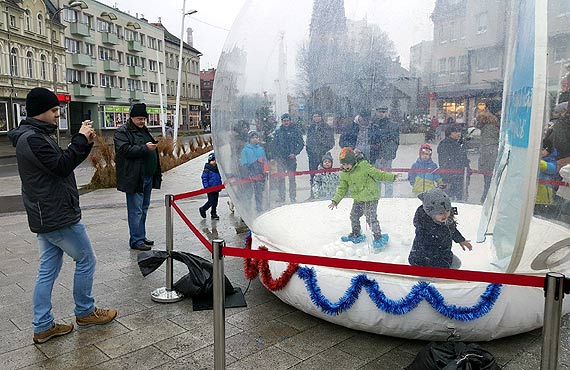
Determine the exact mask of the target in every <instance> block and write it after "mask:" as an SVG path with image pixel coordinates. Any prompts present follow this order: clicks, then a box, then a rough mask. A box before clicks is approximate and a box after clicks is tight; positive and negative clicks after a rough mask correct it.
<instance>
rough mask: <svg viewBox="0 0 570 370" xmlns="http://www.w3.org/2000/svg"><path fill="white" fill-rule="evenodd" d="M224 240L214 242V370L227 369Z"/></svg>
mask: <svg viewBox="0 0 570 370" xmlns="http://www.w3.org/2000/svg"><path fill="white" fill-rule="evenodd" d="M225 245H226V243H225V241H223V240H220V239H216V240H212V258H213V260H214V276H213V277H214V370H224V369H225V368H226V335H225V334H226V311H225V309H226V308H225V303H226V302H225V301H226V292H225V279H224V254H223V251H222V248H223V247H225Z"/></svg>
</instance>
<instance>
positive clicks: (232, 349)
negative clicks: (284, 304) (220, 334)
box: [226, 320, 299, 359]
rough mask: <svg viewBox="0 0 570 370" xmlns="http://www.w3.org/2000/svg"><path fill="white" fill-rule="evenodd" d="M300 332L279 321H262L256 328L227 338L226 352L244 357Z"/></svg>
mask: <svg viewBox="0 0 570 370" xmlns="http://www.w3.org/2000/svg"><path fill="white" fill-rule="evenodd" d="M297 333H299V331H298V330H297V329H294V328H292V327H291V326H289V325H286V324H283V323H281V322H279V321H276V320H273V321H269V322H260V323H259V326H257V327H256V328H253V329H250V330H247V331H245V332H242V333H239V334H236V335H234V336H232V337H230V338H228V339H227V340H226V352H228V353H230V354H231V355H232V356H234V357H236V358H239V359H241V358H244V357H246V356H249V355H251V354H253V353H256V352H259V351H261V350H263V349H265V348H268V347H270V346H272V345H274V344H275V343H278V342H281V341H283V340H285V339H288V338H291V337H292V336H294V335H296V334H297Z"/></svg>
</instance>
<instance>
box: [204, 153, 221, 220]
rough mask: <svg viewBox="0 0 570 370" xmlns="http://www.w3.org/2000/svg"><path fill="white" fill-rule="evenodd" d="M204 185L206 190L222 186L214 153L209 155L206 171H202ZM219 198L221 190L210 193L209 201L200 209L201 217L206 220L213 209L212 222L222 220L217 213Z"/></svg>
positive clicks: (205, 166)
mask: <svg viewBox="0 0 570 370" xmlns="http://www.w3.org/2000/svg"><path fill="white" fill-rule="evenodd" d="M202 185H203V186H204V189H207V188H211V187H213V186H218V185H222V177H221V176H220V171H219V170H218V164H217V163H216V155H215V154H214V153H213V152H212V153H210V154H209V155H208V162H207V163H206V164H205V165H204V171H202ZM219 196H220V190H218V191H212V192H209V193H208V201H207V202H206V204H204V205H203V206H202V207H200V208H199V211H200V216H202V218H206V211H207V210H208V209H210V208H212V211H211V213H210V214H211V216H212V220H219V219H220V217H219V216H218V213H217V212H216V208H217V207H218V198H219Z"/></svg>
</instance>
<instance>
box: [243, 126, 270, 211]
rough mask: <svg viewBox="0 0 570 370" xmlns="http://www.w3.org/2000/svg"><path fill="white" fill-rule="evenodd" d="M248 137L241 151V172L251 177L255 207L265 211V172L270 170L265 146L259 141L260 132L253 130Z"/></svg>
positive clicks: (246, 176)
mask: <svg viewBox="0 0 570 370" xmlns="http://www.w3.org/2000/svg"><path fill="white" fill-rule="evenodd" d="M247 137H248V142H247V144H245V146H244V147H243V149H242V151H241V158H240V167H241V173H242V177H244V178H249V179H250V181H251V183H250V184H251V188H252V189H253V193H254V196H255V208H256V210H257V212H259V213H261V212H262V211H263V189H264V187H265V172H267V171H268V168H267V157H266V155H265V150H264V149H263V146H261V144H260V143H259V133H258V132H257V131H255V130H251V131H249V132H248V133H247ZM250 196H251V195H250Z"/></svg>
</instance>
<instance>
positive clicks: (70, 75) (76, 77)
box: [65, 69, 83, 83]
mask: <svg viewBox="0 0 570 370" xmlns="http://www.w3.org/2000/svg"><path fill="white" fill-rule="evenodd" d="M82 74H83V73H82V72H81V71H78V70H76V69H67V70H66V71H65V80H66V81H67V83H81V82H82V78H81V77H82Z"/></svg>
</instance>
